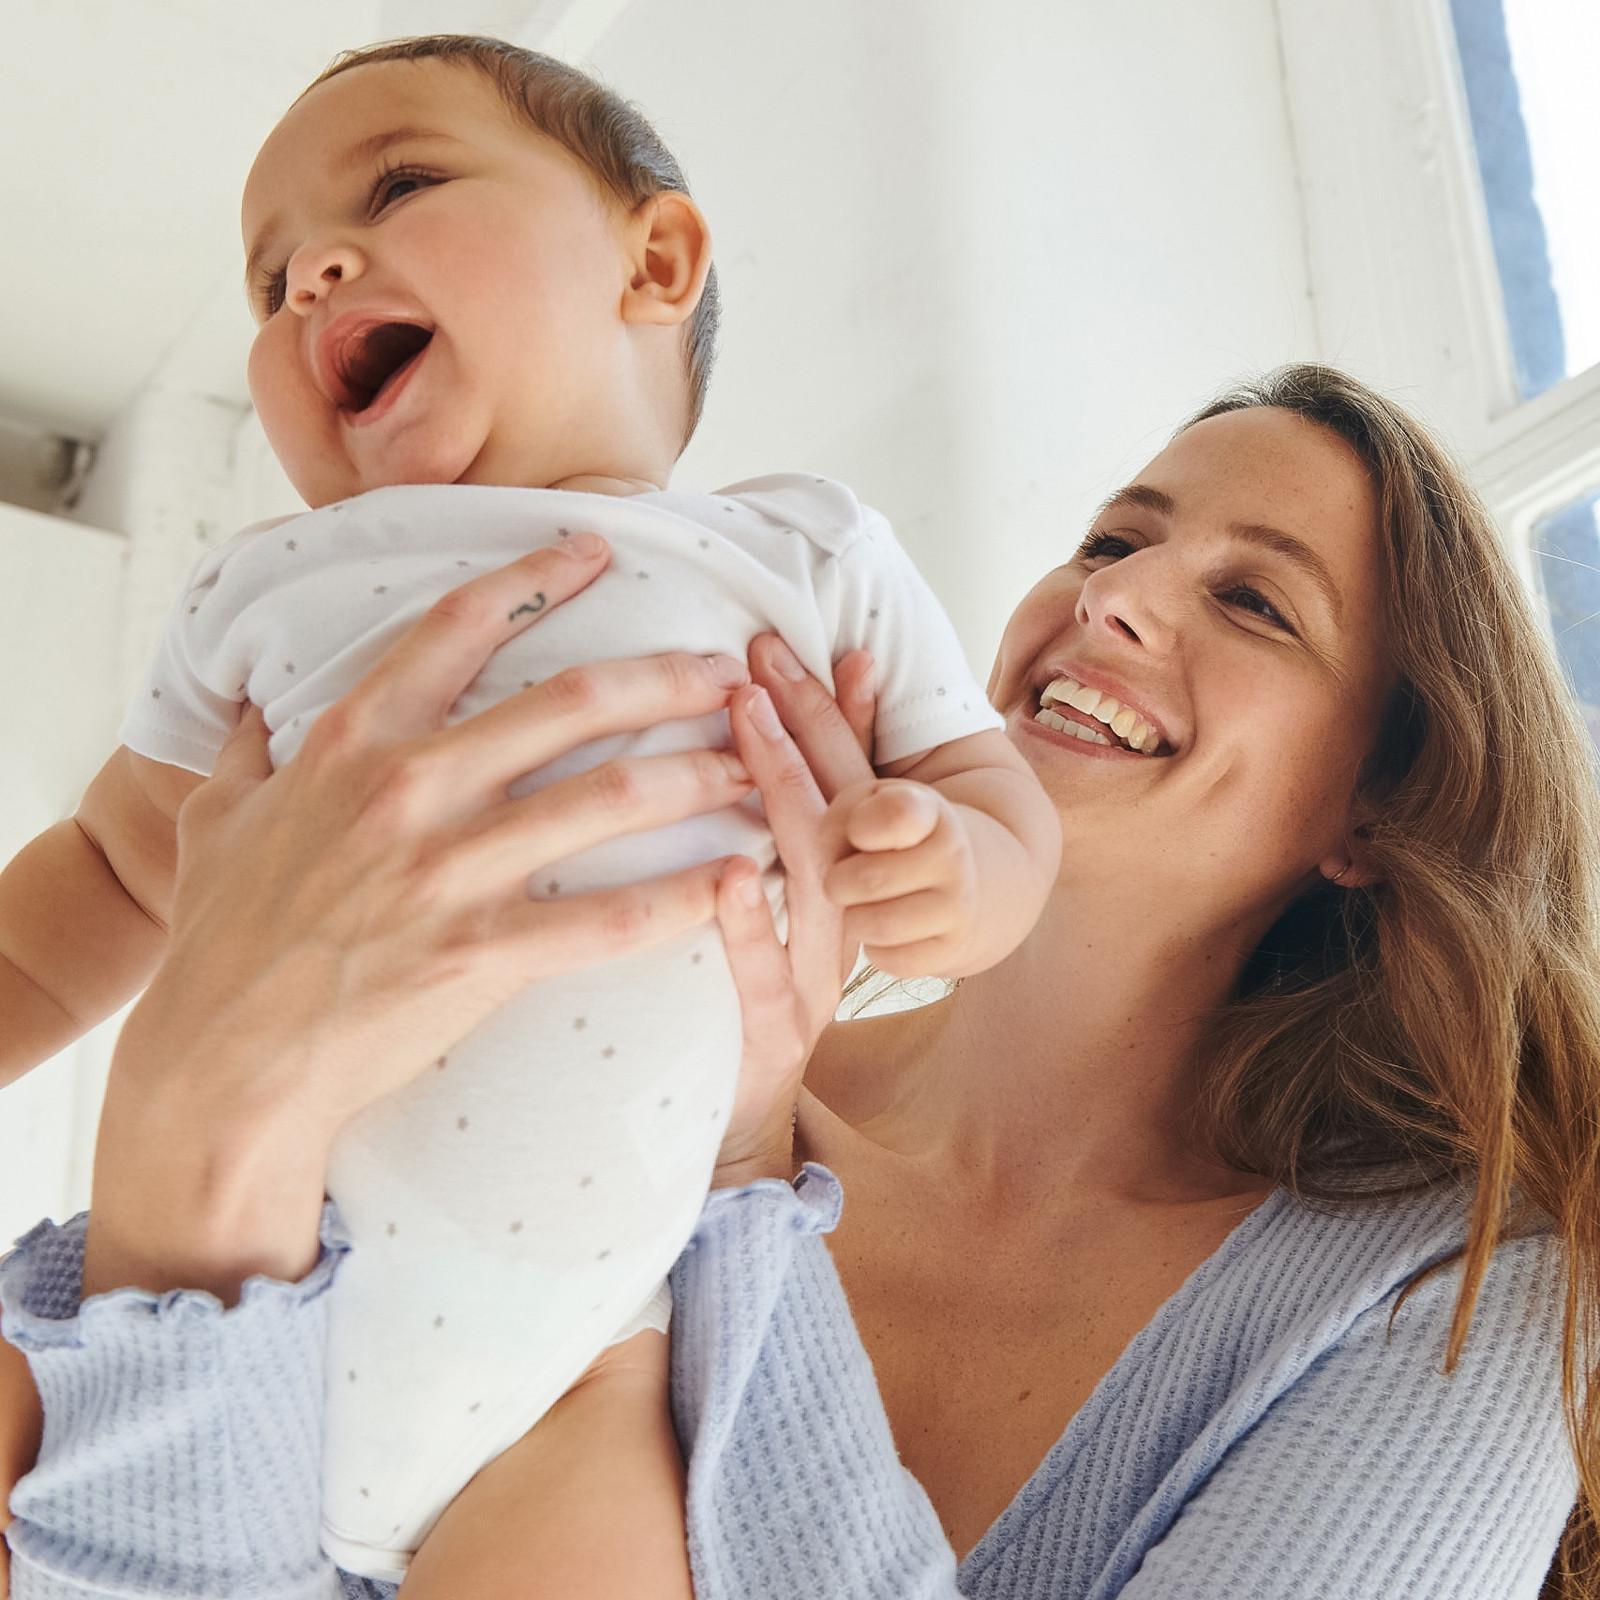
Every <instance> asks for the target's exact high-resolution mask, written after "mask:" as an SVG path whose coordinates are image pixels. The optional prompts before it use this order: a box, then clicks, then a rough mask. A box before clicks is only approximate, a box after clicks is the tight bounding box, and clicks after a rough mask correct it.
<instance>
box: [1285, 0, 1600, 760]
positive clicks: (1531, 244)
mask: <svg viewBox="0 0 1600 1600" xmlns="http://www.w3.org/2000/svg"><path fill="white" fill-rule="evenodd" d="M1278 17H1279V23H1280V27H1281V36H1282V42H1283V62H1284V83H1285V95H1286V100H1287V105H1288V112H1289V118H1290V123H1291V125H1292V127H1293V129H1294V136H1295V146H1296V154H1297V158H1298V162H1299V167H1300V178H1301V190H1302V194H1303V196H1304V207H1305V228H1306V250H1307V255H1308V257H1309V261H1310V267H1311V278H1312V285H1313V289H1314V292H1315V296H1316V322H1317V335H1318V341H1319V345H1320V347H1321V354H1322V356H1323V358H1324V359H1325V360H1328V361H1331V362H1333V363H1334V364H1336V365H1338V366H1343V367H1347V368H1349V369H1350V370H1351V371H1352V372H1354V373H1355V374H1356V375H1357V376H1358V377H1361V378H1364V379H1365V380H1367V381H1368V382H1369V383H1372V384H1374V385H1375V386H1376V387H1378V388H1379V389H1381V390H1383V391H1384V392H1385V393H1386V394H1390V395H1393V396H1394V397H1395V398H1396V399H1397V400H1399V401H1400V402H1401V404H1403V405H1405V406H1407V407H1408V408H1409V409H1412V410H1414V411H1416V412H1417V413H1418V414H1420V415H1421V416H1423V417H1424V418H1425V419H1426V420H1427V421H1429V422H1430V423H1432V424H1434V425H1435V426H1436V427H1437V428H1438V429H1439V430H1440V431H1441V432H1442V433H1443V434H1444V435H1445V436H1446V438H1447V439H1448V440H1449V441H1450V443H1451V444H1452V445H1453V446H1454V447H1455V449H1456V451H1457V453H1458V454H1459V455H1460V456H1462V457H1463V458H1464V460H1465V462H1466V465H1467V467H1468V470H1469V472H1470V473H1471V476H1472V478H1473V481H1474V483H1475V484H1476V486H1477V488H1478V490H1479V492H1480V493H1481V494H1482V495H1483V497H1484V499H1485V501H1486V502H1487V503H1488V506H1489V509H1490V511H1491V512H1492V513H1493V514H1494V516H1495V518H1496V520H1497V522H1498V523H1499V525H1500V528H1501V530H1502V532H1503V533H1504V535H1505V538H1506V546H1507V550H1508V553H1509V554H1510V555H1511V557H1512V560H1513V561H1514V562H1515V563H1516V565H1517V568H1518V570H1519V572H1520V573H1521V574H1522V577H1523V581H1524V582H1525V583H1526V584H1527V586H1528V588H1529V590H1530V592H1531V593H1533V594H1534V595H1535V596H1536V597H1537V598H1538V599H1539V600H1540V602H1541V603H1542V605H1543V608H1544V610H1545V613H1546V615H1547V616H1548V617H1549V619H1550V631H1551V635H1552V637H1553V639H1554V641H1555V645H1556V649H1557V652H1558V654H1559V655H1560V657H1561V660H1562V662H1563V665H1564V667H1565V669H1566V671H1567V673H1568V676H1569V678H1570V680H1571V682H1572V685H1573V687H1574V689H1575V690H1576V691H1577V694H1578V698H1579V700H1580V702H1581V703H1582V704H1583V705H1584V707H1585V715H1586V716H1587V717H1588V719H1589V724H1590V729H1591V732H1597V733H1600V570H1597V569H1600V532H1597V517H1600V494H1597V491H1596V485H1600V203H1596V202H1595V200H1594V195H1595V193H1596V188H1595V174H1596V173H1597V172H1600V95H1597V94H1596V93H1595V91H1594V87H1593V86H1594V85H1595V84H1596V83H1600V3H1597V0H1341V3H1340V4H1339V5H1337V6H1330V5H1328V4H1327V3H1326V0H1278Z"/></svg>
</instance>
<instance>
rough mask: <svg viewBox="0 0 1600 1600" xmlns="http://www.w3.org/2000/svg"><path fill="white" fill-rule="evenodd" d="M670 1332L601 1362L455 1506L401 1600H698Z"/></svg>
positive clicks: (427, 1545)
mask: <svg viewBox="0 0 1600 1600" xmlns="http://www.w3.org/2000/svg"><path fill="white" fill-rule="evenodd" d="M667 1351H668V1346H667V1336H666V1335H665V1334H664V1333H657V1332H656V1331H655V1330H654V1329H646V1330H645V1332H643V1333H637V1334H635V1335H634V1336H633V1337H632V1338H631V1339H625V1340H624V1341H623V1342H622V1343H621V1344H616V1345H612V1346H611V1348H610V1349H609V1350H603V1351H602V1352H601V1353H600V1355H599V1357H598V1358H597V1359H596V1361H595V1362H594V1364H593V1365H592V1366H591V1367H590V1368H589V1370H588V1371H587V1372H586V1373H584V1375H583V1376H582V1377H581V1378H580V1379H579V1380H578V1381H577V1383H575V1384H574V1385H573V1386H572V1388H570V1389H569V1390H568V1391H567V1392H566V1393H565V1394H564V1395H563V1396H562V1397H561V1398H560V1399H559V1400H558V1401H557V1402H556V1403H555V1405H554V1406H552V1407H551V1409H550V1410H549V1411H548V1412H546V1413H545V1415H544V1416H543V1417H541V1418H540V1419H539V1421H538V1422H537V1423H535V1425H534V1426H533V1427H532V1428H531V1429H530V1430H529V1431H528V1432H527V1434H525V1435H524V1436H523V1438H522V1439H520V1440H519V1441H518V1442H517V1443H516V1444H514V1445H513V1446H512V1447H511V1448H510V1449H509V1450H507V1451H506V1452H505V1454H504V1455H502V1456H499V1457H498V1458H497V1459H495V1460H494V1461H491V1462H490V1463H489V1465H488V1466H486V1467H485V1468H484V1469H483V1470H482V1471H481V1472H480V1473H479V1474H478V1475H477V1477H475V1478H474V1479H473V1480H472V1482H471V1483H469V1484H468V1485H467V1486H466V1488H465V1489H463V1490H462V1491H461V1493H460V1494H458V1495H457V1496H456V1498H455V1499H454V1500H453V1501H451V1503H450V1505H449V1506H448V1507H447V1508H446V1509H445V1512H444V1515H443V1516H442V1517H440V1518H439V1521H438V1522H437V1523H436V1524H435V1526H434V1528H433V1530H432V1532H430V1533H429V1534H428V1536H427V1538H426V1539H424V1540H423V1542H422V1548H421V1549H420V1550H418V1551H417V1553H416V1555H415V1556H414V1557H413V1558H412V1562H411V1570H410V1572H409V1573H408V1574H407V1576H406V1580H405V1582H404V1583H403V1584H402V1585H401V1586H400V1600H459V1597H460V1596H462V1595H494V1596H495V1597H496V1600H619V1597H622V1596H626V1597H627V1600H693V1594H694V1589H693V1585H692V1583H691V1581H690V1577H689V1554H688V1543H687V1535H686V1533H685V1529H684V1470H683V1457H682V1455H681V1454H680V1453H679V1450H678V1439H677V1435H676V1434H675V1433H674V1432H673V1428H672V1414H671V1410H670V1408H669V1405H668V1399H667V1394H668V1389H667V1377H668V1373H667Z"/></svg>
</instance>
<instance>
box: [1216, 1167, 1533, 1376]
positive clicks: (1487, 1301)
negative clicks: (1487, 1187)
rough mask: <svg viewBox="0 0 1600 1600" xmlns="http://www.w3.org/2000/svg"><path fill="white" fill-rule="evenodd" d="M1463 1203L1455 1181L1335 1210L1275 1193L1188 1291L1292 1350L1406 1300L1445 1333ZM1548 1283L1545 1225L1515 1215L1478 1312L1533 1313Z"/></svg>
mask: <svg viewBox="0 0 1600 1600" xmlns="http://www.w3.org/2000/svg"><path fill="white" fill-rule="evenodd" d="M1472 1204H1473V1186H1472V1184H1471V1183H1470V1182H1468V1181H1465V1180H1455V1179H1446V1180H1440V1181H1437V1182H1434V1183H1429V1184H1427V1185H1425V1186H1422V1187H1418V1188H1414V1189H1411V1190H1409V1191H1403V1192H1384V1191H1383V1188H1382V1186H1381V1185H1377V1184H1375V1185H1373V1186H1372V1187H1371V1188H1370V1189H1369V1191H1368V1192H1366V1193H1362V1194H1355V1195H1351V1196H1349V1197H1346V1198H1339V1199H1333V1198H1325V1197H1312V1196H1296V1195H1293V1194H1291V1193H1289V1192H1288V1191H1287V1190H1285V1189H1278V1190H1276V1191H1274V1193H1273V1195H1272V1196H1271V1198H1270V1199H1269V1200H1268V1201H1267V1202H1265V1203H1264V1205H1263V1206H1262V1207H1261V1209H1260V1211H1259V1212H1258V1213H1257V1214H1256V1216H1255V1217H1254V1218H1252V1219H1251V1220H1252V1221H1253V1222H1255V1223H1256V1224H1257V1225H1256V1226H1255V1227H1254V1228H1253V1229H1251V1230H1250V1231H1249V1233H1248V1235H1247V1236H1245V1237H1242V1238H1238V1240H1237V1245H1238V1247H1237V1248H1236V1249H1234V1250H1233V1251H1232V1253H1231V1255H1230V1256H1229V1258H1228V1259H1227V1260H1225V1261H1223V1262H1220V1263H1218V1265H1219V1266H1220V1268H1221V1270H1219V1271H1217V1272H1216V1273H1215V1274H1214V1276H1213V1280H1212V1281H1211V1282H1210V1283H1209V1284H1199V1285H1197V1286H1196V1287H1198V1288H1199V1289H1200V1290H1201V1291H1202V1293H1203V1294H1204V1295H1206V1296H1207V1297H1209V1298H1212V1299H1215V1300H1216V1301H1218V1302H1219V1303H1228V1302H1232V1301H1234V1300H1235V1298H1237V1299H1238V1300H1239V1301H1240V1302H1241V1303H1248V1304H1249V1305H1250V1307H1251V1308H1252V1310H1251V1318H1252V1321H1253V1322H1255V1323H1256V1324H1257V1325H1258V1328H1259V1331H1260V1333H1261V1335H1262V1337H1263V1339H1264V1340H1266V1341H1269V1342H1271V1343H1274V1344H1275V1343H1277V1342H1279V1341H1280V1340H1282V1339H1285V1338H1287V1339H1288V1340H1289V1341H1290V1342H1291V1343H1292V1344H1294V1345H1295V1346H1297V1347H1299V1348H1301V1349H1302V1350H1327V1349H1330V1348H1332V1347H1333V1346H1334V1345H1336V1344H1338V1343H1339V1342H1340V1341H1341V1339H1343V1337H1344V1336H1345V1334H1346V1333H1347V1332H1348V1331H1349V1330H1350V1329H1351V1328H1352V1327H1353V1326H1354V1324H1355V1323H1356V1322H1357V1321H1359V1320H1360V1319H1361V1318H1362V1317H1364V1316H1366V1315H1368V1314H1369V1313H1374V1312H1378V1313H1380V1314H1381V1315H1382V1316H1383V1317H1384V1318H1387V1317H1388V1316H1389V1315H1390V1313H1391V1312H1393V1311H1394V1309H1395V1306H1396V1303H1397V1302H1398V1301H1400V1300H1402V1299H1403V1300H1404V1301H1405V1302H1406V1303H1407V1305H1411V1303H1412V1301H1413V1300H1415V1302H1416V1303H1415V1305H1414V1306H1413V1307H1412V1315H1413V1317H1418V1316H1420V1317H1421V1318H1423V1319H1424V1320H1431V1321H1434V1322H1437V1323H1438V1325H1439V1328H1440V1329H1442V1330H1447V1329H1448V1327H1449V1324H1450V1321H1451V1318H1452V1317H1453V1314H1454V1305H1455V1299H1456V1295H1457V1293H1458V1291H1459V1289H1460V1285H1461V1258H1462V1254H1463V1252H1464V1250H1465V1247H1466V1244H1467V1240H1468V1236H1469V1233H1470V1224H1471V1213H1472ZM1244 1232H1245V1230H1243V1229H1241V1234H1243V1233H1244ZM1234 1242H1235V1241H1230V1243H1234ZM1198 1276H1199V1275H1198V1274H1197V1277H1198ZM1560 1279H1561V1251H1560V1248H1559V1240H1558V1239H1557V1237H1556V1234H1555V1232H1554V1229H1553V1226H1552V1224H1551V1222H1550V1219H1549V1218H1548V1217H1546V1216H1544V1215H1542V1214H1541V1213H1538V1212H1536V1211H1534V1210H1532V1209H1531V1208H1529V1207H1526V1206H1518V1207H1517V1208H1516V1209H1515V1210H1514V1211H1513V1215H1512V1221H1511V1224H1510V1226H1509V1227H1508V1229H1507V1230H1506V1236H1505V1237H1504V1238H1503V1240H1502V1241H1501V1242H1500V1243H1499V1244H1498V1245H1497V1246H1496V1248H1495V1250H1494V1252H1493V1254H1492V1256H1491V1257H1490V1260H1489V1263H1488V1267H1487V1269H1486V1271H1485V1274H1484V1277H1483V1282H1482V1285H1481V1287H1480V1289H1479V1293H1478V1305H1479V1307H1480V1309H1481V1310H1483V1311H1484V1312H1487V1313H1489V1314H1490V1315H1491V1316H1492V1315H1493V1314H1494V1307H1495V1306H1496V1305H1497V1304H1498V1303H1500V1302H1505V1303H1506V1304H1508V1305H1522V1306H1526V1305H1527V1304H1528V1303H1529V1302H1530V1301H1537V1302H1538V1303H1539V1304H1540V1305H1541V1306H1543V1305H1545V1304H1546V1303H1547V1302H1548V1301H1549V1300H1550V1299H1551V1297H1552V1295H1555V1294H1558V1292H1559V1286H1560ZM1424 1286H1428V1290H1429V1292H1427V1293H1426V1294H1422V1293H1420V1291H1421V1290H1422V1288H1423V1287H1424Z"/></svg>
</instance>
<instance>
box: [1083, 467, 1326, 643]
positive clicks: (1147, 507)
mask: <svg viewBox="0 0 1600 1600" xmlns="http://www.w3.org/2000/svg"><path fill="white" fill-rule="evenodd" d="M1122 506H1128V507H1133V508H1137V509H1138V510H1141V511H1154V512H1155V513H1156V514H1157V515H1158V516H1163V517H1173V516H1176V515H1177V511H1178V503H1177V501H1176V500H1174V499H1173V498H1172V496H1171V495H1170V494H1167V493H1166V492H1165V491H1164V490H1162V489H1156V488H1152V487H1151V485H1149V484H1148V483H1130V484H1127V485H1126V486H1124V487H1123V488H1121V489H1118V490H1117V492H1116V493H1115V494H1114V495H1112V496H1111V497H1110V498H1109V499H1108V500H1107V501H1106V502H1105V504H1104V505H1102V506H1101V507H1100V509H1099V510H1098V511H1097V512H1096V513H1095V520H1096V521H1098V520H1099V519H1100V518H1101V517H1103V516H1104V515H1105V514H1106V513H1107V512H1108V511H1115V510H1118V509H1119V508H1120V507H1122ZM1228 532H1229V533H1230V534H1232V536H1233V537H1234V538H1235V539H1238V540H1240V541H1241V542H1243V543H1244V544H1251V545H1254V546H1256V548H1257V549H1260V550H1267V551H1270V552H1271V553H1272V554H1273V555H1277V556H1282V557H1283V559H1284V560H1285V561H1290V562H1293V563H1294V565H1295V566H1297V567H1299V568H1300V569H1301V571H1302V572H1304V573H1305V574H1306V576H1307V577H1308V578H1310V579H1311V581H1312V582H1313V583H1314V584H1316V586H1317V588H1318V590H1319V591H1320V592H1321V594H1322V597H1323V599H1324V600H1326V601H1327V603H1328V609H1329V610H1330V611H1331V612H1332V613H1333V619H1334V621H1335V622H1341V623H1342V622H1343V621H1344V600H1343V598H1342V596H1341V595H1340V593H1339V586H1338V584H1336V583H1335V582H1334V581H1333V574H1332V573H1331V572H1329V571H1328V567H1327V563H1326V562H1324V561H1323V559H1322V557H1321V556H1319V555H1318V554H1317V552H1316V551H1315V550H1313V549H1312V548H1311V546H1310V545H1308V544H1307V543H1306V542H1305V541H1304V540H1303V539H1297V538H1295V536H1294V535H1293V534H1292V533H1285V532H1284V531H1283V529H1282V528H1273V527H1269V526H1268V525H1267V524H1266V523H1263V522H1231V523H1229V524H1228Z"/></svg>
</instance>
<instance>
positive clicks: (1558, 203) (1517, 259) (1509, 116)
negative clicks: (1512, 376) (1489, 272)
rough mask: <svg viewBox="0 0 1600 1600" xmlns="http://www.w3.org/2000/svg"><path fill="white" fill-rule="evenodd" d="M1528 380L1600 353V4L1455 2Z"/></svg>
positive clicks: (1497, 245) (1479, 150) (1529, 386)
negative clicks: (1597, 194)
mask: <svg viewBox="0 0 1600 1600" xmlns="http://www.w3.org/2000/svg"><path fill="white" fill-rule="evenodd" d="M1450 10H1451V16H1452V19H1453V22H1454V25H1455V35H1456V46H1457V51H1458V55H1459V58H1460V63H1461V75H1462V82H1463V86H1464V89H1465V92H1466V100H1467V109H1468V112H1469V115H1470V119H1471V124H1472V135H1473V143H1474V147H1475V151H1476V155H1477V165H1478V171H1479V175H1480V177H1481V179H1482V183H1483V195H1484V201H1485V204H1486V209H1487V212H1488V221H1489V231H1490V236H1491V239H1492V241H1493V247H1494V258H1495V265H1496V268H1497V269H1498V275H1499V280H1500V292H1501V298H1502V302H1503V306H1504V311H1505V316H1506V322H1507V326H1508V332H1509V334H1510V340H1511V349H1512V355H1513V358H1514V362H1515V368H1516V380H1517V388H1518V391H1519V393H1520V395H1521V396H1522V397H1524V398H1531V397H1532V396H1533V395H1536V394H1542V393H1543V392H1544V391H1545V390H1546V389H1548V388H1550V387H1551V386H1552V385H1554V384H1556V383H1559V382H1560V381H1561V380H1562V379H1563V378H1568V377H1572V376H1573V375H1575V374H1577V373H1579V372H1582V371H1584V370H1585V369H1586V368H1588V367H1592V366H1594V365H1595V364H1596V363H1597V362H1600V207H1597V206H1596V205H1595V204H1594V203H1593V194H1594V181H1595V170H1596V165H1597V162H1600V96H1597V95H1596V94H1595V93H1594V84H1595V81H1596V77H1597V75H1600V6H1596V5H1595V3H1594V0H1451V7H1450Z"/></svg>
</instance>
